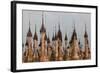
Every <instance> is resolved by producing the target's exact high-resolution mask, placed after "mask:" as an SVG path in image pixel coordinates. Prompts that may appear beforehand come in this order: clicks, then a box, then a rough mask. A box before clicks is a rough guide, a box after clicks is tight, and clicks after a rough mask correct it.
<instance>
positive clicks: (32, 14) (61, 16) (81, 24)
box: [22, 10, 91, 45]
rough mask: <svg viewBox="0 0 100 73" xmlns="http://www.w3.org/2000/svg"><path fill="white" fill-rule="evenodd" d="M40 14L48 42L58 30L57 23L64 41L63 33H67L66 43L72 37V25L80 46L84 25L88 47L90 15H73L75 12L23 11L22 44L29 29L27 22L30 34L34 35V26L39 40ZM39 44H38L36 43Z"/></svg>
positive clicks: (82, 42) (82, 41)
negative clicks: (48, 38)
mask: <svg viewBox="0 0 100 73" xmlns="http://www.w3.org/2000/svg"><path fill="white" fill-rule="evenodd" d="M42 12H43V14H44V25H45V28H46V33H47V35H48V33H49V37H50V40H51V39H52V36H53V33H54V32H55V26H56V31H57V30H58V23H59V22H60V29H61V32H62V37H63V40H64V37H65V33H67V37H68V42H69V41H70V38H71V36H72V32H73V29H74V24H75V28H76V32H77V38H78V39H80V42H81V44H82V45H84V32H85V24H86V30H87V33H88V39H89V45H90V42H91V21H90V20H91V14H89V13H75V12H52V11H32V10H23V13H22V15H23V34H22V35H23V37H22V39H23V43H24V44H25V42H26V35H27V32H28V29H29V21H30V24H31V25H30V26H31V32H32V34H33V35H34V32H35V24H36V31H37V34H38V40H40V27H41V25H42ZM38 43H39V42H38Z"/></svg>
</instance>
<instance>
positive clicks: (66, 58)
mask: <svg viewBox="0 0 100 73" xmlns="http://www.w3.org/2000/svg"><path fill="white" fill-rule="evenodd" d="M64 41H65V47H64V60H68V57H69V49H68V48H67V41H68V38H67V34H65V39H64Z"/></svg>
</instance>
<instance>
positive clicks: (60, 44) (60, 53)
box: [57, 22, 63, 61]
mask: <svg viewBox="0 0 100 73" xmlns="http://www.w3.org/2000/svg"><path fill="white" fill-rule="evenodd" d="M58 25H59V29H58V33H57V40H58V60H59V61H61V60H63V47H62V32H61V29H60V22H59V23H58Z"/></svg>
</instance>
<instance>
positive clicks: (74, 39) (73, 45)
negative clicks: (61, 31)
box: [70, 24, 79, 60]
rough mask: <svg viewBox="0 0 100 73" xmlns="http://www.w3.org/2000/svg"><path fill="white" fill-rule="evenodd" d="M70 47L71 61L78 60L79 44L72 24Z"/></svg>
mask: <svg viewBox="0 0 100 73" xmlns="http://www.w3.org/2000/svg"><path fill="white" fill-rule="evenodd" d="M70 46H71V59H72V60H78V59H79V44H78V40H77V34H76V30H75V24H74V30H73V33H72V37H71V41H70Z"/></svg>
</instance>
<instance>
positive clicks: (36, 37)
mask: <svg viewBox="0 0 100 73" xmlns="http://www.w3.org/2000/svg"><path fill="white" fill-rule="evenodd" d="M58 24H59V26H58V27H59V30H58V33H56V27H55V35H54V33H53V37H52V41H54V40H56V39H57V38H59V39H60V40H61V41H62V33H61V30H60V22H59V23H58ZM42 32H45V33H46V28H45V27H44V18H43V13H42V26H41V28H40V34H41V33H42ZM27 37H32V33H31V29H30V21H29V31H28V33H27ZM84 37H85V38H87V37H88V34H87V31H86V24H85V34H84ZM74 38H75V39H77V34H76V30H75V24H74V30H73V34H72V37H71V39H72V40H73V39H74ZM33 39H34V40H38V36H37V33H36V24H35V33H34V37H33ZM45 40H47V41H48V43H49V42H50V39H49V34H48V38H47V35H45ZM64 40H68V38H67V34H65V39H64ZM71 42H72V41H70V43H71Z"/></svg>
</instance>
